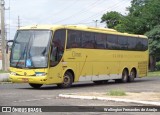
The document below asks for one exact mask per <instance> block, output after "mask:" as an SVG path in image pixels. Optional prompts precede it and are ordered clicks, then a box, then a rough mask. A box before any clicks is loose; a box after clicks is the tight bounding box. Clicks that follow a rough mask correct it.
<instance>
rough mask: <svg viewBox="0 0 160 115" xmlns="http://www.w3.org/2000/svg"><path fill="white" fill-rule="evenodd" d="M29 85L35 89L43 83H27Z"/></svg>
mask: <svg viewBox="0 0 160 115" xmlns="http://www.w3.org/2000/svg"><path fill="white" fill-rule="evenodd" d="M29 85H30V86H31V87H33V88H35V89H39V88H40V87H41V86H42V85H43V84H34V83H29Z"/></svg>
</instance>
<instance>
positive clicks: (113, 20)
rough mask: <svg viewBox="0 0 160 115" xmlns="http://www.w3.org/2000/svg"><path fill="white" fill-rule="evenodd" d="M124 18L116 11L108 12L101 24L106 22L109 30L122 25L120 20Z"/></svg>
mask: <svg viewBox="0 0 160 115" xmlns="http://www.w3.org/2000/svg"><path fill="white" fill-rule="evenodd" d="M122 17H123V16H122V15H121V14H120V13H118V12H115V11H111V12H107V13H106V14H104V15H103V16H102V18H101V19H102V21H101V22H106V24H107V27H108V28H114V27H115V26H117V25H118V24H119V23H120V20H121V18H122Z"/></svg>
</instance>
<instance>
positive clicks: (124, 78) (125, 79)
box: [115, 69, 128, 83]
mask: <svg viewBox="0 0 160 115" xmlns="http://www.w3.org/2000/svg"><path fill="white" fill-rule="evenodd" d="M127 81H128V72H127V70H126V69H124V70H123V72H122V79H115V82H116V83H126V82H127Z"/></svg>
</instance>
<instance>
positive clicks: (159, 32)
mask: <svg viewBox="0 0 160 115" xmlns="http://www.w3.org/2000/svg"><path fill="white" fill-rule="evenodd" d="M146 35H147V36H148V38H149V48H150V54H151V55H154V56H158V55H160V25H158V26H155V27H154V28H153V29H152V30H151V31H149V32H147V33H146Z"/></svg>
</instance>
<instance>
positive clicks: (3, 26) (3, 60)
mask: <svg viewBox="0 0 160 115" xmlns="http://www.w3.org/2000/svg"><path fill="white" fill-rule="evenodd" d="M0 4H1V39H2V44H1V45H2V48H1V50H2V70H3V71H7V56H6V39H5V23H4V11H5V7H4V4H5V2H4V0H1V1H0Z"/></svg>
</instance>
